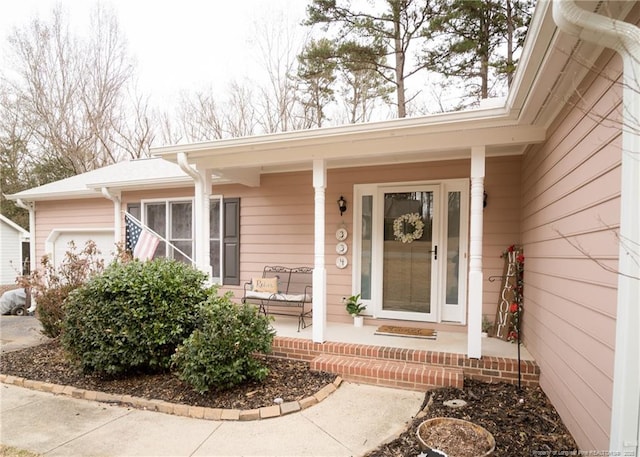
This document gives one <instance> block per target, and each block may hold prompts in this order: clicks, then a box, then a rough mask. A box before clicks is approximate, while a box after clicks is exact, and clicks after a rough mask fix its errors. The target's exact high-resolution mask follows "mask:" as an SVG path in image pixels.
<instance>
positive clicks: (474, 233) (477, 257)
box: [467, 146, 485, 359]
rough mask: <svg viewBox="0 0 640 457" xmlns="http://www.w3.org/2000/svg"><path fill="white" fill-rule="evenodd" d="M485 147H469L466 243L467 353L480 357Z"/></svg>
mask: <svg viewBox="0 0 640 457" xmlns="http://www.w3.org/2000/svg"><path fill="white" fill-rule="evenodd" d="M484 166H485V147H484V146H474V147H473V148H472V149H471V221H470V232H471V233H470V243H469V300H468V303H469V315H468V318H467V356H468V357H469V358H473V359H479V358H480V357H482V280H483V275H482V229H483V219H482V218H483V214H482V212H483V200H484Z"/></svg>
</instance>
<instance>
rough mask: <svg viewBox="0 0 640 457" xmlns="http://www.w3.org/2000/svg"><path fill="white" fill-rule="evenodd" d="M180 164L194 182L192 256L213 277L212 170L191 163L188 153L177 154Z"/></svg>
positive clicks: (199, 266) (198, 266)
mask: <svg viewBox="0 0 640 457" xmlns="http://www.w3.org/2000/svg"><path fill="white" fill-rule="evenodd" d="M177 159H178V165H179V166H180V168H181V169H182V171H184V172H185V173H187V174H188V175H189V176H191V178H193V182H194V187H195V189H194V199H193V216H194V217H193V223H194V224H195V227H194V237H195V250H194V252H193V255H192V258H193V262H194V263H195V266H196V268H198V269H199V270H200V271H203V272H204V273H206V274H207V276H209V278H211V275H212V269H211V260H210V256H211V246H210V244H209V225H210V223H209V210H210V207H211V203H210V197H211V170H206V169H205V170H200V169H197V168H194V167H192V166H191V165H189V163H188V160H187V155H186V154H185V153H184V152H180V153H178V155H177Z"/></svg>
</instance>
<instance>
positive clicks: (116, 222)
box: [101, 187, 122, 244]
mask: <svg viewBox="0 0 640 457" xmlns="http://www.w3.org/2000/svg"><path fill="white" fill-rule="evenodd" d="M101 191H102V195H103V196H104V198H107V199H109V200H111V201H112V202H113V243H114V244H118V243H119V242H120V240H121V239H122V216H121V214H122V200H121V199H120V192H116V193H113V192H111V191H110V190H109V188H107V187H103V188H102V189H101Z"/></svg>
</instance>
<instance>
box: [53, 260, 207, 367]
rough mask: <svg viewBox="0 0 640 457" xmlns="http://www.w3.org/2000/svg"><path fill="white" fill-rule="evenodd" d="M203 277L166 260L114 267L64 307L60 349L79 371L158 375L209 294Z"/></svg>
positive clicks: (116, 265)
mask: <svg viewBox="0 0 640 457" xmlns="http://www.w3.org/2000/svg"><path fill="white" fill-rule="evenodd" d="M205 280H206V275H205V274H204V273H202V272H200V271H198V270H196V269H194V268H192V267H191V266H189V265H186V264H184V263H181V262H177V261H174V260H169V259H157V260H153V261H151V262H140V261H138V260H133V261H130V262H125V263H121V262H114V263H112V264H111V265H110V266H109V267H107V268H106V269H105V271H104V273H103V274H101V275H99V276H96V277H94V278H93V279H92V280H91V281H89V282H87V283H86V284H85V285H84V286H83V287H81V288H79V289H77V290H75V291H73V292H72V293H71V295H70V296H69V298H68V299H67V301H66V302H65V305H64V310H65V320H64V325H63V333H62V344H63V346H64V347H65V349H66V350H67V351H68V352H69V353H70V354H71V355H72V356H73V357H74V358H76V359H77V360H78V361H79V362H80V364H81V366H82V368H83V369H84V370H85V371H95V372H99V373H106V374H111V375H114V374H124V373H128V372H140V371H142V372H155V371H164V370H167V369H168V368H169V367H170V364H171V356H172V355H173V353H174V352H175V349H176V347H177V346H178V344H180V343H181V342H182V341H183V340H184V339H185V338H186V337H187V336H189V335H190V334H191V332H192V331H193V329H194V328H195V325H196V319H197V314H198V305H199V304H200V303H202V302H203V301H205V300H206V298H207V296H208V295H209V294H210V293H211V291H210V290H209V289H206V288H205V287H204V283H205Z"/></svg>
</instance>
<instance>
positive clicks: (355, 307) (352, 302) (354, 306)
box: [345, 294, 367, 327]
mask: <svg viewBox="0 0 640 457" xmlns="http://www.w3.org/2000/svg"><path fill="white" fill-rule="evenodd" d="M345 308H346V309H347V312H348V313H349V314H351V316H353V325H354V326H356V327H362V326H363V324H364V317H363V316H361V315H360V313H362V312H363V311H364V310H365V309H367V307H366V305H363V304H362V302H361V301H360V294H357V295H352V296H350V297H348V298H346V299H345Z"/></svg>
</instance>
